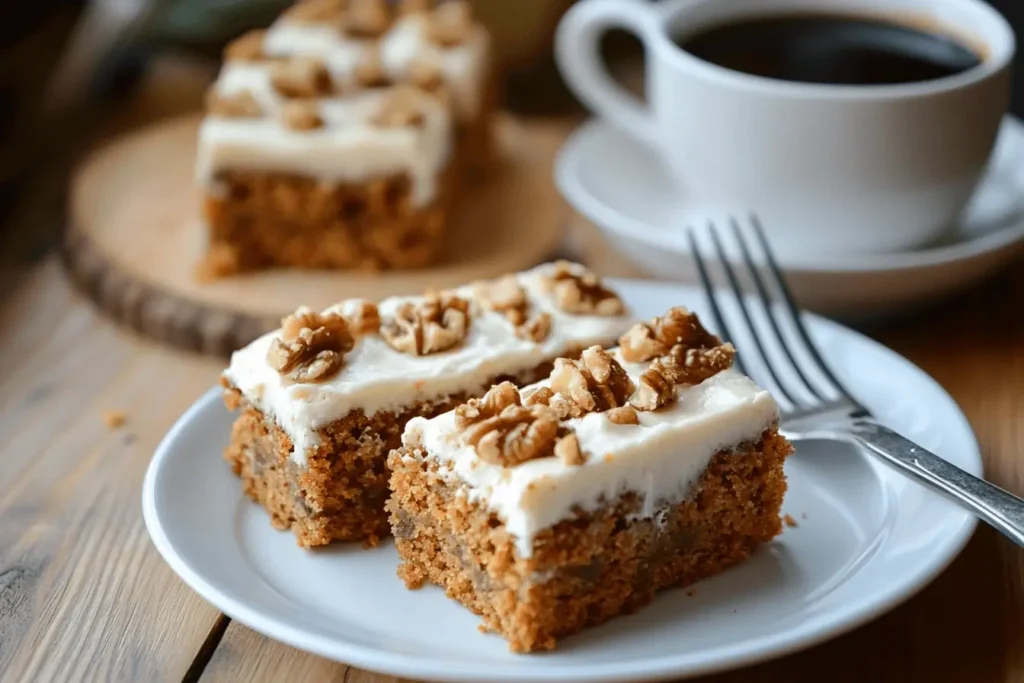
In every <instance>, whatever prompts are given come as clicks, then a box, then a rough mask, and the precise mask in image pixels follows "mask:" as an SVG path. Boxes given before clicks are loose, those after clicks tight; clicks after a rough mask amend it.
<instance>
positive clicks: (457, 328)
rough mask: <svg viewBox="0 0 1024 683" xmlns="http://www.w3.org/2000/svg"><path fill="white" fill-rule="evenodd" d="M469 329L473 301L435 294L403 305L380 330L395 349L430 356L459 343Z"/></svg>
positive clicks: (410, 353)
mask: <svg viewBox="0 0 1024 683" xmlns="http://www.w3.org/2000/svg"><path fill="white" fill-rule="evenodd" d="M468 331H469V303H468V302H467V301H466V300H465V299H462V298H460V297H457V296H455V295H452V294H440V295H439V294H436V293H431V294H428V295H427V296H426V297H425V298H424V300H423V301H421V302H420V303H418V304H414V303H411V302H408V303H405V304H402V305H401V306H400V307H399V308H398V310H397V311H396V312H395V315H394V317H393V318H389V319H388V320H386V321H384V323H383V324H382V325H381V331H380V332H381V335H382V336H383V337H384V339H385V341H387V343H388V344H390V345H391V346H392V348H394V349H396V350H398V351H401V352H403V353H407V354H409V355H412V356H426V355H428V354H431V353H437V352H439V351H446V350H447V349H450V348H452V347H453V346H456V345H457V344H459V342H461V341H462V340H463V339H465V338H466V333H467V332H468Z"/></svg>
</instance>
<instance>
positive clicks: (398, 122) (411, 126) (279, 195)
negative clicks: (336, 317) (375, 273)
mask: <svg viewBox="0 0 1024 683" xmlns="http://www.w3.org/2000/svg"><path fill="white" fill-rule="evenodd" d="M432 5H433V3H431V2H426V1H423V0H420V1H415V0H405V1H404V2H401V3H398V5H397V6H396V7H392V6H391V4H389V3H388V2H387V1H386V0H304V1H303V2H299V3H298V4H296V5H295V6H294V7H292V8H291V9H290V10H288V11H287V12H285V13H284V14H283V15H282V16H281V17H280V18H279V19H278V20H277V21H276V22H274V24H273V25H272V26H270V28H268V29H266V30H257V31H252V32H250V33H248V34H246V35H244V36H242V37H241V38H239V39H237V40H236V41H235V42H233V43H232V44H230V45H229V46H228V47H227V49H226V50H225V63H224V67H223V69H222V70H221V73H220V75H219V77H218V79H217V81H216V82H215V83H214V84H213V86H212V88H211V90H210V93H209V95H208V100H207V117H206V119H205V120H204V121H203V123H202V124H201V126H200V130H199V151H198V160H197V176H198V182H199V185H200V189H201V192H202V195H203V217H204V223H205V228H206V236H207V238H208V246H207V254H206V258H205V262H204V264H203V268H202V269H201V273H202V274H203V275H206V276H210V277H215V276H220V275H228V274H232V273H237V272H240V271H246V270H254V269H261V268H267V267H273V266H290V267H299V268H414V267H420V266H423V265H426V264H428V263H430V262H431V261H432V260H433V259H434V257H435V256H436V255H437V254H438V252H439V247H440V245H441V243H442V236H443V233H444V229H445V224H446V222H447V220H448V215H449V213H450V212H451V210H452V207H453V205H454V202H455V199H456V195H457V194H458V192H457V191H458V185H459V183H460V169H462V168H464V167H465V166H466V165H467V164H470V165H471V164H473V163H474V162H478V161H480V159H482V158H484V157H486V155H487V152H488V150H489V146H490V123H491V118H492V111H493V102H492V99H493V98H492V97H491V95H490V93H491V91H492V87H491V80H492V79H491V74H490V68H489V61H490V57H489V53H490V47H489V37H488V34H487V32H486V30H485V29H484V28H483V27H482V26H481V25H480V24H479V23H478V22H475V21H474V19H473V17H472V14H471V10H470V5H469V3H468V2H467V0H448V1H447V2H442V3H440V4H438V5H437V6H436V7H433V6H432Z"/></svg>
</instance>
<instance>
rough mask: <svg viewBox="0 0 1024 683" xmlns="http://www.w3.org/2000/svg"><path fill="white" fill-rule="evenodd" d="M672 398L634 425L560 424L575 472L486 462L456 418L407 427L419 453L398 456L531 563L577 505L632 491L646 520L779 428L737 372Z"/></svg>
mask: <svg viewBox="0 0 1024 683" xmlns="http://www.w3.org/2000/svg"><path fill="white" fill-rule="evenodd" d="M615 358H616V360H618V361H619V362H620V363H621V364H622V366H623V367H624V368H625V369H626V371H627V372H628V373H629V374H630V376H631V378H632V379H633V380H634V381H636V380H637V379H638V378H639V376H640V374H641V373H642V372H643V371H644V370H646V369H647V367H648V366H647V364H646V363H644V364H637V363H625V362H623V361H622V358H621V355H619V354H618V352H616V354H615ZM546 383H547V382H541V383H539V384H538V385H537V386H539V385H543V384H546ZM528 390H529V389H524V391H523V393H524V394H526V393H527V392H528ZM676 395H677V401H676V402H675V403H673V404H671V405H669V406H666V407H664V408H661V409H659V410H657V411H653V412H645V411H639V412H638V415H639V420H640V424H639V425H619V424H614V423H612V422H611V421H610V420H609V419H608V418H607V416H606V415H605V414H603V413H589V414H587V415H584V416H583V417H582V418H575V419H570V420H567V421H566V422H565V424H566V426H568V427H570V428H571V429H573V430H574V431H575V433H576V437H577V439H578V440H579V445H580V449H581V450H582V451H583V452H585V453H587V454H588V458H587V461H586V462H585V463H583V464H582V465H568V464H566V463H565V462H563V461H562V460H561V459H560V458H558V457H544V458H537V459H534V460H529V461H527V462H525V463H522V464H519V465H516V466H513V467H504V466H502V465H500V464H494V463H489V462H486V461H484V460H482V459H480V458H479V457H478V456H477V454H476V450H475V449H474V447H473V446H471V445H467V444H464V443H462V441H461V439H460V434H459V430H458V428H457V427H456V424H455V413H454V411H452V412H448V413H445V414H443V415H440V416H438V417H436V418H433V419H429V420H428V419H424V418H414V419H413V420H410V421H409V423H408V425H407V426H406V429H405V433H404V435H403V442H404V443H405V445H406V446H407V447H410V450H412V447H414V446H416V445H417V444H419V445H420V447H419V449H418V450H416V451H414V452H415V453H416V455H415V456H410V455H407V456H405V457H419V458H427V459H434V460H436V461H438V464H439V465H440V471H441V473H442V475H443V476H446V477H449V478H451V479H453V480H455V481H456V482H458V486H459V487H460V488H459V490H460V491H464V492H465V495H467V496H468V497H469V499H470V500H471V501H474V502H477V503H479V504H482V505H484V506H486V507H487V508H489V509H490V510H493V511H494V512H495V513H496V514H497V515H498V517H499V518H500V519H501V520H502V521H503V522H504V523H505V528H506V529H507V531H508V532H509V533H510V534H511V535H512V537H513V538H514V539H515V543H516V548H517V550H518V552H519V554H520V556H522V557H530V556H531V555H532V554H533V544H534V538H535V537H536V535H537V534H538V533H539V532H540V531H542V530H544V529H546V528H549V527H551V526H552V525H554V524H556V523H558V522H559V521H561V520H563V519H568V518H570V517H572V515H573V514H574V511H575V510H576V509H577V508H579V509H582V510H585V511H594V510H597V509H598V508H600V507H601V506H603V505H604V504H606V503H607V502H609V501H615V500H616V499H618V498H619V497H620V496H621V495H622V494H623V493H626V492H634V493H636V494H638V495H639V496H640V497H641V499H642V500H643V501H644V507H643V510H642V511H641V512H640V513H639V514H638V516H640V517H652V516H653V515H654V514H655V512H656V510H657V508H658V506H660V505H662V504H664V503H665V502H674V501H680V500H683V499H684V498H685V497H686V496H687V495H688V493H689V491H690V489H691V487H692V486H693V485H694V484H695V483H696V482H697V481H698V480H699V479H700V477H701V475H702V474H703V472H704V470H705V469H706V468H707V466H708V463H709V462H710V461H711V458H712V457H713V456H714V455H715V454H716V453H718V452H719V451H721V450H723V449H727V448H730V447H733V446H736V445H737V444H740V443H742V442H745V441H751V440H757V439H759V438H760V436H761V434H762V432H763V431H764V430H765V429H767V428H769V427H771V426H772V425H773V424H775V423H776V422H777V421H778V406H777V404H776V402H775V400H774V399H773V398H772V397H771V395H770V394H769V393H768V392H767V391H765V390H764V389H761V388H760V387H758V386H757V385H756V384H754V382H753V381H752V380H750V379H749V378H748V377H746V376H745V375H743V374H742V373H740V372H739V371H737V370H735V369H728V370H725V371H723V372H720V373H718V374H717V375H714V376H713V377H711V378H709V379H707V380H705V381H704V382H702V383H701V384H698V385H696V386H680V387H677V389H676Z"/></svg>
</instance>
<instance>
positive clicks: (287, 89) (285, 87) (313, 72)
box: [270, 56, 334, 98]
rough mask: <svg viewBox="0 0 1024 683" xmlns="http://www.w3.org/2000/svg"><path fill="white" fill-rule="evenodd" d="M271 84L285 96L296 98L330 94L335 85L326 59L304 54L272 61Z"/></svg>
mask: <svg viewBox="0 0 1024 683" xmlns="http://www.w3.org/2000/svg"><path fill="white" fill-rule="evenodd" d="M270 84H271V85H272V86H274V89H275V90H277V92H279V93H280V94H281V95H283V96H284V97H296V98H309V97H320V96H323V95H329V94H330V93H331V91H332V90H333V87H334V86H333V84H332V82H331V74H330V72H329V71H327V65H326V64H324V61H323V60H322V59H320V58H318V57H304V56H296V57H290V58H289V59H285V60H281V61H276V62H272V63H271V64H270Z"/></svg>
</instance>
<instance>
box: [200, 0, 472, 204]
mask: <svg viewBox="0 0 1024 683" xmlns="http://www.w3.org/2000/svg"><path fill="white" fill-rule="evenodd" d="M427 21H428V17H427V15H426V14H425V13H414V14H410V15H407V16H403V17H399V18H398V19H396V20H395V22H394V23H393V24H392V26H391V27H390V28H389V29H388V31H387V32H386V33H385V34H384V35H382V36H381V37H380V39H379V40H376V41H370V40H366V39H360V38H352V37H350V36H347V35H345V33H344V32H342V31H341V30H339V29H338V27H337V26H336V25H332V24H327V23H312V22H305V21H297V20H295V19H291V18H289V17H288V16H283V17H281V18H280V19H278V20H277V21H276V22H275V23H274V24H273V25H272V26H271V27H270V28H269V29H268V30H267V32H266V35H265V37H264V39H263V52H264V54H265V55H267V56H268V57H271V58H275V57H276V58H280V57H290V56H298V55H302V56H316V57H319V58H321V59H323V61H324V64H325V65H326V67H327V69H328V71H329V72H330V73H331V78H332V81H333V83H334V84H335V85H336V87H337V89H338V91H339V93H340V94H339V95H338V96H333V97H327V98H322V99H318V104H319V113H320V117H321V119H322V120H323V122H324V125H323V126H322V127H320V128H317V129H314V130H301V131H296V130H289V129H288V128H286V127H284V126H283V125H281V123H280V121H279V116H278V115H279V113H280V111H281V108H282V107H283V105H284V103H285V99H284V98H282V97H281V96H280V95H279V94H278V93H277V92H276V91H275V90H274V88H273V87H272V86H271V83H270V77H269V66H268V63H267V62H244V61H239V60H235V61H228V62H226V63H225V64H224V67H223V69H222V70H221V73H220V75H219V77H218V79H217V81H216V83H215V84H214V86H213V88H214V91H215V92H217V93H218V94H220V95H224V96H230V95H233V94H238V93H241V92H246V91H248V92H249V93H251V94H252V96H253V97H254V99H255V100H256V102H257V103H258V104H259V105H260V108H261V110H262V111H263V112H264V114H265V116H263V117H261V118H251V119H246V118H226V117H217V116H208V117H207V118H206V119H205V120H204V121H203V123H202V125H201V127H200V130H199V154H198V159H197V164H196V176H197V179H198V181H199V182H200V183H201V184H204V185H206V186H208V187H211V188H212V189H213V190H215V189H216V185H215V181H216V176H217V174H218V172H221V171H225V170H236V171H263V172H272V173H286V174H298V175H303V176H311V177H314V178H318V179H320V180H322V181H324V182H329V183H342V182H345V183H361V182H365V181H366V180H369V179H373V178H380V177H389V176H407V177H408V178H409V179H410V182H411V197H410V199H411V201H412V203H413V205H414V206H423V205H425V204H428V203H429V202H430V201H431V200H432V199H433V198H434V197H435V196H436V194H437V183H438V180H439V176H440V174H441V172H442V171H443V169H444V168H445V166H446V165H447V164H448V162H449V160H450V158H451V155H452V149H453V136H454V130H455V129H454V126H453V122H454V121H467V120H472V119H473V118H475V117H476V116H477V115H478V114H479V112H480V108H481V106H482V100H483V97H484V89H485V88H486V87H487V79H488V75H489V65H488V54H489V49H490V48H489V36H488V33H487V31H486V30H485V29H484V28H483V27H482V26H481V25H479V24H475V25H474V26H473V27H472V29H471V30H470V32H469V35H468V36H467V38H466V39H465V40H464V41H462V42H461V43H460V44H458V45H453V46H446V47H441V46H438V45H435V44H434V43H433V42H431V41H430V39H429V37H428V35H427V34H428V31H427ZM371 49H377V50H379V55H380V62H381V67H382V69H383V72H384V74H385V75H386V76H387V77H388V79H389V80H391V81H392V82H394V83H402V82H406V81H408V80H409V78H408V77H409V72H410V70H411V68H412V67H413V65H414V64H417V63H428V64H432V65H434V66H436V67H437V69H438V71H439V73H440V74H441V77H442V79H443V82H444V83H445V86H446V88H447V90H448V92H449V93H450V95H451V106H450V107H449V106H448V105H445V104H444V103H442V102H441V101H440V100H439V99H438V98H436V97H434V96H432V95H429V94H427V93H421V100H422V102H421V106H420V109H421V111H423V112H424V118H425V121H424V123H423V125H422V126H420V125H417V126H401V127H391V128H385V127H381V126H377V125H374V124H373V122H372V119H373V118H374V115H375V114H377V112H379V111H380V108H381V105H382V104H383V98H385V97H387V96H388V93H389V92H390V91H391V90H392V88H391V87H386V88H374V89H365V88H361V87H360V86H359V85H358V84H357V83H356V79H355V75H354V74H355V71H356V67H357V65H358V63H359V61H360V59H361V58H362V57H363V56H364V53H366V52H367V51H368V50H371Z"/></svg>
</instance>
